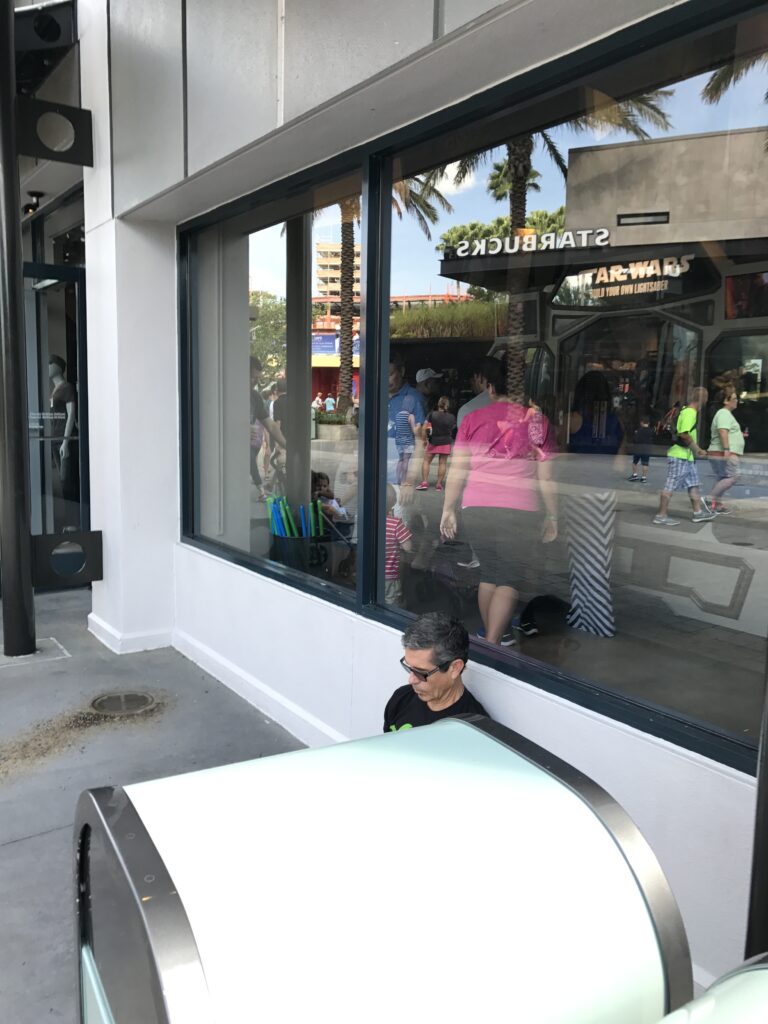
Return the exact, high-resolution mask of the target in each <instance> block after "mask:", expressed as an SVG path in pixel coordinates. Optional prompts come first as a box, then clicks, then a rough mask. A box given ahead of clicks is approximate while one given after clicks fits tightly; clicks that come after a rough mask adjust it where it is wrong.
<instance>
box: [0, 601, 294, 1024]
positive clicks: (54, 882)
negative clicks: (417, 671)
mask: <svg viewBox="0 0 768 1024" xmlns="http://www.w3.org/2000/svg"><path fill="white" fill-rule="evenodd" d="M36 609H37V635H38V640H39V643H40V647H41V651H40V653H38V654H37V655H35V656H33V657H32V658H31V659H28V660H22V661H20V660H19V659H13V660H10V661H9V660H6V659H0V900H1V904H0V905H1V906H2V917H1V918H0V920H1V921H2V927H1V928H0V1021H3V1022H8V1024H41V1022H43V1021H63V1022H66V1024H76V1022H77V1021H78V1019H79V1018H78V1012H77V1006H76V955H75V944H74V917H73V906H74V891H73V883H72V823H73V821H74V811H75V804H76V802H77V798H78V796H79V794H80V792H81V791H82V790H83V789H88V788H91V787H94V786H103V785H110V784H116V785H124V784H128V783H132V782H139V781H142V780H144V779H151V778H157V777H159V776H162V775H173V774H178V773H180V772H187V771H194V770H196V769H200V768H209V767H212V766H213V765H219V764H227V763H229V762H233V761H242V760H246V759H249V758H254V757H263V756H266V755H268V754H277V753H281V752H283V751H286V750H296V749H298V748H299V747H301V745H302V744H301V743H300V742H299V741H298V740H296V739H295V738H294V737H293V736H291V735H290V734H289V733H287V732H286V731H285V730H284V729H282V728H281V727H280V726H278V725H276V724H275V723H274V722H272V721H271V720H270V719H268V718H267V717H266V716H265V715H264V714H263V713H262V712H260V711H257V710H256V709H254V708H252V707H251V706H250V705H249V704H247V703H246V702H245V701H243V700H242V699H241V698H240V697H238V696H236V695H235V694H234V693H232V692H231V691H230V690H228V689H227V688H226V687H225V686H223V685H222V684H221V683H218V682H217V681H216V680H215V679H213V678H211V677H210V676H208V675H206V674H205V673H204V672H203V671H202V670H201V669H199V668H197V667H196V666H195V665H193V664H192V663H191V662H190V661H187V659H186V658H184V657H182V655H180V654H178V653H176V652H175V651H172V650H168V649H166V650H161V651H149V652H146V653H142V654H130V655H121V656H118V655H115V654H112V653H111V652H110V651H108V650H107V649H106V648H105V647H103V646H102V645H101V644H100V643H99V642H98V641H97V640H96V639H95V638H94V637H92V636H91V635H90V633H88V632H87V629H86V616H87V614H88V612H89V611H90V592H88V591H71V592H68V593H67V592H64V593H60V594H48V595H43V596H41V597H38V598H37V601H36ZM51 638H52V639H51ZM129 691H141V692H146V693H149V694H151V695H152V697H153V698H154V699H155V702H156V703H155V706H154V708H153V709H152V710H151V711H150V712H146V713H144V714H140V715H137V716H125V717H122V718H117V719H110V718H107V717H104V716H101V715H97V714H95V713H94V712H93V710H92V709H91V707H90V705H91V701H93V700H94V699H95V698H96V697H98V696H99V695H100V694H103V693H117V692H129Z"/></svg>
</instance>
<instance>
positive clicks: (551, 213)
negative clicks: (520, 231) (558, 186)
mask: <svg viewBox="0 0 768 1024" xmlns="http://www.w3.org/2000/svg"><path fill="white" fill-rule="evenodd" d="M525 226H526V227H527V228H533V230H534V231H535V232H536V234H537V235H545V234H547V232H553V231H554V232H555V233H557V234H561V233H562V232H563V231H565V207H564V206H558V208H557V209H556V210H531V211H530V213H529V214H528V216H527V217H526V218H525Z"/></svg>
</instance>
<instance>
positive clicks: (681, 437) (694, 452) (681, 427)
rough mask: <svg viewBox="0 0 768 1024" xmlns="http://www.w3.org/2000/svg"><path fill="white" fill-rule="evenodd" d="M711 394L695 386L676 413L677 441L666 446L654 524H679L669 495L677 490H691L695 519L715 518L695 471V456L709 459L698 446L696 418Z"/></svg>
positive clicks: (696, 521) (696, 520) (705, 520)
mask: <svg viewBox="0 0 768 1024" xmlns="http://www.w3.org/2000/svg"><path fill="white" fill-rule="evenodd" d="M708 398H709V392H708V391H707V389H706V388H692V390H691V391H690V393H689V395H688V404H687V405H685V406H683V408H682V409H681V410H680V414H679V415H678V417H677V424H676V425H675V430H676V432H677V438H678V439H677V442H676V443H675V444H673V445H672V447H671V448H669V449H668V450H667V479H666V482H665V484H664V488H663V490H662V492H661V494H660V495H659V511H658V512H657V514H656V516H655V518H654V520H653V522H654V525H655V526H679V525H680V520H679V519H673V518H672V517H671V516H670V515H669V514H668V513H669V499H670V498H671V497H672V495H673V493H674V492H675V491H682V490H687V491H688V497H689V498H690V499H691V505H692V507H693V522H694V523H706V522H708V521H709V520H710V519H714V518H715V513H714V512H710V511H709V509H708V508H707V506H706V505H705V504H704V503H703V502H702V500H701V487H700V483H699V474H698V473H697V472H696V462H695V461H694V460H695V458H696V456H698V457H699V458H700V459H706V458H707V453H706V452H705V451H704V449H703V448H700V447H699V442H698V433H697V430H696V422H697V420H698V418H699V411H700V409H701V407H702V406H703V405H704V404H705V403H706V401H707V399H708Z"/></svg>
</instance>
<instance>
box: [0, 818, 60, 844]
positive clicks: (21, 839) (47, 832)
mask: <svg viewBox="0 0 768 1024" xmlns="http://www.w3.org/2000/svg"><path fill="white" fill-rule="evenodd" d="M73 824H74V822H70V824H69V825H57V826H56V828H47V829H45V830H44V831H43V832H33V833H32V834H31V835H28V836H19V837H18V839H9V840H8V842H7V843H0V850H4V849H5V848H6V846H13V844H14V843H23V842H26V840H27V839H39V838H40V836H49V835H51V833H53V832H61V831H62V830H63V829H65V828H69V829H71V828H72V825H73Z"/></svg>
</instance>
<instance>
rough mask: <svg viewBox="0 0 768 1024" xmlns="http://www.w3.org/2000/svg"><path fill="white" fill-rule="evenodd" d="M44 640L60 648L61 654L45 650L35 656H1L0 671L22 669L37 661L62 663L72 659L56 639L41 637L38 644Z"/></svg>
mask: <svg viewBox="0 0 768 1024" xmlns="http://www.w3.org/2000/svg"><path fill="white" fill-rule="evenodd" d="M44 640H47V641H50V643H52V644H53V645H54V647H56V648H58V650H59V652H60V653H59V654H49V653H48V652H46V651H44V650H37V651H35V653H34V654H22V655H20V656H18V657H13V658H12V657H9V656H6V655H0V670H2V669H4V668H22V667H24V666H25V665H31V664H32V663H33V662H35V661H37V662H40V661H61V660H62V659H64V658H71V657H72V655H71V654H70V653H69V651H68V650H67V649H66V647H64V646H63V644H60V643H59V641H58V640H57V639H56V637H53V636H41V637H39V638H38V643H42V642H43V641H44Z"/></svg>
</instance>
